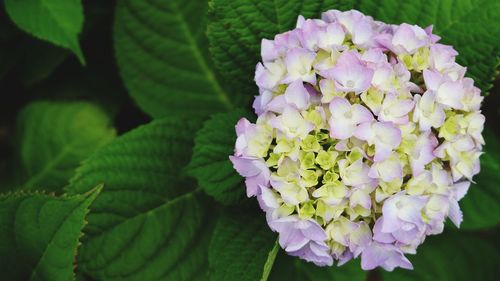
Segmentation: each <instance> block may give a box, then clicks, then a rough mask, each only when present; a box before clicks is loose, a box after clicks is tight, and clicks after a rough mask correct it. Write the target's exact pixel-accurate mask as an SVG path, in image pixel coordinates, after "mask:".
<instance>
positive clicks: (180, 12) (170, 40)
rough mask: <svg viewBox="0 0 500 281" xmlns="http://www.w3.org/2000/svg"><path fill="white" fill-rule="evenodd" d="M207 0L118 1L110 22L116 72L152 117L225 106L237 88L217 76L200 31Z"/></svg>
mask: <svg viewBox="0 0 500 281" xmlns="http://www.w3.org/2000/svg"><path fill="white" fill-rule="evenodd" d="M206 11H207V1H198V0H169V1H162V0H147V1H134V0H124V1H118V2H117V7H116V13H115V15H116V18H115V27H114V43H115V50H116V58H117V61H118V66H119V69H120V73H121V76H122V78H123V80H124V83H125V86H126V87H127V89H128V90H129V93H130V95H131V96H132V97H133V98H134V100H135V101H136V102H137V104H138V105H139V107H140V108H141V109H142V110H143V111H144V112H146V113H148V114H149V115H151V116H153V117H161V116H175V115H183V116H194V115H198V116H200V115H201V116H206V115H208V114H210V113H213V112H217V111H221V110H226V109H231V108H232V107H233V105H234V103H235V102H236V101H237V100H238V99H237V97H238V94H239V93H238V92H226V91H225V89H224V87H223V85H222V84H221V83H220V81H219V80H218V79H217V77H216V74H215V72H214V70H213V69H212V63H211V60H210V57H209V55H208V52H207V47H206V46H207V43H206V37H205V26H206Z"/></svg>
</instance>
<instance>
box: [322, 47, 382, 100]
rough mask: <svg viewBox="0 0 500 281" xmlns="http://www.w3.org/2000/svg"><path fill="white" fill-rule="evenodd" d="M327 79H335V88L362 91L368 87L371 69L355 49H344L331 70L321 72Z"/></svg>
mask: <svg viewBox="0 0 500 281" xmlns="http://www.w3.org/2000/svg"><path fill="white" fill-rule="evenodd" d="M321 75H322V76H324V77H325V78H328V79H333V80H335V85H336V87H337V89H339V90H340V91H344V92H354V93H357V94H359V93H362V92H364V91H366V90H368V88H369V87H370V83H371V81H372V77H373V70H372V69H370V68H368V67H367V66H366V65H365V64H364V63H363V62H362V61H361V60H360V59H359V54H358V53H357V52H356V51H344V52H343V53H342V54H341V55H340V57H339V58H338V60H337V64H336V65H335V67H334V68H332V69H331V70H326V71H323V72H322V73H321Z"/></svg>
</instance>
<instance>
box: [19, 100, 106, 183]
mask: <svg viewBox="0 0 500 281" xmlns="http://www.w3.org/2000/svg"><path fill="white" fill-rule="evenodd" d="M17 130H18V140H19V145H18V146H19V154H20V162H21V167H22V168H21V174H22V175H21V177H20V179H19V185H20V186H21V187H22V188H24V189H34V188H38V187H44V188H45V189H49V190H57V189H59V188H60V187H61V186H64V185H65V184H66V183H67V182H68V179H69V178H71V176H72V175H73V174H74V170H75V169H76V168H77V167H78V166H79V165H80V162H81V161H83V160H84V159H86V158H87V157H89V156H90V155H91V154H92V153H93V152H94V151H95V150H96V149H97V148H99V147H100V146H102V145H104V144H106V143H108V142H109V141H111V140H112V139H113V138H114V137H115V134H116V133H115V129H114V128H113V127H112V126H111V120H110V118H109V116H108V115H106V114H105V113H104V112H103V110H102V109H101V108H100V107H98V106H96V105H94V104H92V103H87V102H48V101H47V102H45V101H41V102H33V103H31V104H30V105H28V106H27V107H25V108H24V109H23V110H22V111H21V113H20V114H19V116H18V126H17ZM92 186H95V184H94V185H92ZM90 187H91V186H88V187H87V188H90Z"/></svg>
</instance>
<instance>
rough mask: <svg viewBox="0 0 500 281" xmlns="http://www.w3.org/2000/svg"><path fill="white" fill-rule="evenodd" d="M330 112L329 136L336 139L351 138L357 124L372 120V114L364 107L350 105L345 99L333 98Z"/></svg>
mask: <svg viewBox="0 0 500 281" xmlns="http://www.w3.org/2000/svg"><path fill="white" fill-rule="evenodd" d="M330 111H331V113H332V117H331V118H330V120H329V122H328V123H329V124H330V135H331V136H332V137H333V138H337V139H347V138H349V137H351V136H352V135H353V133H354V130H356V127H357V126H358V125H359V124H361V123H363V122H369V121H371V120H373V115H372V113H371V112H370V111H369V110H368V109H367V108H366V107H364V106H362V105H360V104H354V105H351V104H350V103H349V101H348V100H347V99H345V98H340V97H335V98H333V100H332V101H331V102H330Z"/></svg>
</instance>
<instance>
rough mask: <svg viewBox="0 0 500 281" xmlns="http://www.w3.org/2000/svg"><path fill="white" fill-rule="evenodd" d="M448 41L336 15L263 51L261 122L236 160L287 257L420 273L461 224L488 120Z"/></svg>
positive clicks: (355, 15) (243, 135)
mask: <svg viewBox="0 0 500 281" xmlns="http://www.w3.org/2000/svg"><path fill="white" fill-rule="evenodd" d="M439 39H440V37H438V36H436V35H434V34H432V26H430V27H428V28H426V29H422V28H421V27H419V26H415V25H409V24H406V23H403V24H401V25H389V24H385V23H382V22H378V21H375V20H373V18H371V17H369V16H365V15H363V14H362V13H360V12H358V11H355V10H351V11H347V12H340V11H337V10H330V11H327V12H325V13H323V15H322V19H321V20H320V19H307V20H306V19H304V18H303V17H299V19H298V22H297V27H296V28H295V29H294V30H291V31H288V32H285V33H283V34H278V35H276V37H275V38H274V40H266V39H264V40H263V41H262V49H261V50H262V60H263V61H262V63H259V64H257V69H256V73H255V81H256V83H257V85H258V87H259V93H260V94H259V95H258V96H257V97H256V99H255V102H254V104H253V107H254V109H255V112H256V114H257V115H258V118H257V121H256V122H255V123H251V122H250V121H248V120H246V119H241V120H240V121H239V122H238V124H237V125H236V133H237V135H238V138H237V141H236V147H235V154H234V156H230V159H231V161H232V163H233V165H234V168H235V169H236V170H237V171H238V173H239V174H241V175H242V176H243V177H245V178H246V187H247V195H248V196H249V197H251V196H256V197H257V199H258V201H259V204H260V206H261V208H262V209H263V210H264V211H265V212H266V215H267V221H268V224H269V226H270V228H271V229H272V230H273V231H276V232H278V233H279V243H280V245H281V247H282V248H283V249H284V250H286V252H288V253H289V254H290V255H293V256H298V257H300V258H302V259H305V260H307V261H311V262H314V263H315V264H317V265H319V266H325V265H332V264H333V262H334V260H337V261H338V264H339V265H341V264H344V263H345V262H347V261H349V260H350V259H352V258H356V257H358V256H361V264H362V268H363V269H365V270H369V269H373V268H375V267H378V266H380V267H383V268H384V269H386V270H393V269H394V268H395V267H402V268H407V269H411V268H412V265H411V263H410V262H409V260H408V259H407V258H406V257H405V256H404V254H414V253H416V248H417V247H418V245H420V244H421V243H422V242H423V241H424V239H425V237H426V236H427V235H431V234H438V233H441V232H442V231H443V223H444V221H445V219H446V218H447V217H448V218H450V219H451V221H452V222H453V223H454V224H455V225H457V226H459V225H460V223H461V221H462V213H461V211H460V209H459V205H458V203H457V201H458V200H460V199H461V198H462V197H463V196H464V195H465V193H466V192H467V189H468V188H469V185H470V182H471V181H472V177H473V176H474V175H475V174H477V173H478V172H479V156H480V155H481V148H482V146H483V145H484V140H483V138H482V136H481V132H482V130H483V124H484V121H485V119H484V116H483V115H482V114H481V113H480V109H479V108H480V104H481V101H482V97H481V95H480V90H479V89H478V88H476V87H474V82H473V80H472V79H470V78H466V77H464V74H465V71H466V68H465V67H463V66H461V65H459V64H457V63H456V62H455V56H456V55H457V52H456V51H455V50H454V49H453V47H451V46H447V45H443V44H439V43H436V42H437V41H438V40H439Z"/></svg>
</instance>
